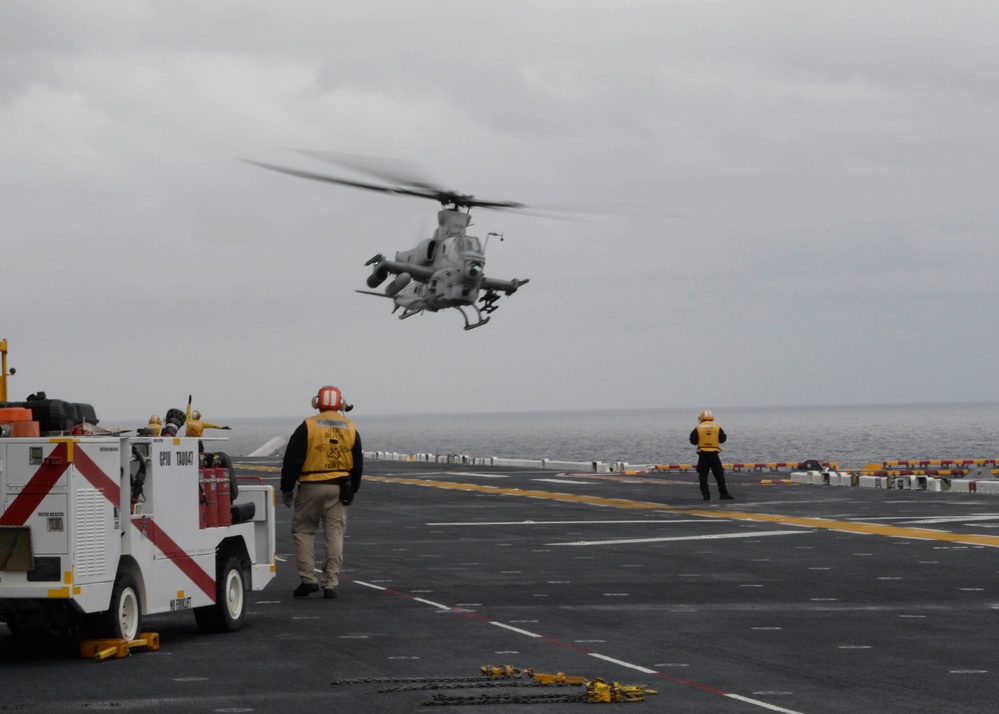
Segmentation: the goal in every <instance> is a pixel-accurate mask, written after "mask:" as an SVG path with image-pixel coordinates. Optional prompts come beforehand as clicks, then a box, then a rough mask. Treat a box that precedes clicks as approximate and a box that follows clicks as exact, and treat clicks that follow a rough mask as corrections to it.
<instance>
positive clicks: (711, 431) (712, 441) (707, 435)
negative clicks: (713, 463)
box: [697, 421, 721, 453]
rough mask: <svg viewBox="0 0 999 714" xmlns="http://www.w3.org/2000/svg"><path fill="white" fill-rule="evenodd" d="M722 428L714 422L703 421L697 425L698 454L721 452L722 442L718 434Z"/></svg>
mask: <svg viewBox="0 0 999 714" xmlns="http://www.w3.org/2000/svg"><path fill="white" fill-rule="evenodd" d="M719 431H721V427H720V426H718V425H717V424H715V423H714V422H713V421H702V422H701V423H700V424H698V425H697V452H698V453H700V452H702V451H713V452H718V451H721V442H720V441H718V432H719Z"/></svg>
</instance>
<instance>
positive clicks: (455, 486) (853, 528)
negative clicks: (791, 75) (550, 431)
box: [364, 476, 999, 548]
mask: <svg viewBox="0 0 999 714" xmlns="http://www.w3.org/2000/svg"><path fill="white" fill-rule="evenodd" d="M364 478H365V479H366V480H371V481H382V482H385V483H398V484H404V485H410V486H426V487H429V488H444V489H451V490H455V491H475V492H477V493H494V494H497V495H502V496H519V497H522V498H543V499H547V500H551V501H564V502H568V503H586V504H589V505H592V506H605V507H610V508H626V509H630V510H645V511H667V512H669V513H676V514H679V515H687V516H703V517H705V518H722V519H727V520H733V521H759V522H761V523H781V524H785V525H794V526H802V527H806V528H820V529H823V530H830V531H841V532H845V533H858V534H863V535H878V536H884V537H888V538H915V539H918V540H934V541H942V542H947V543H962V544H967V545H982V546H987V547H990V548H999V536H989V535H980V534H975V533H947V532H945V531H938V530H931V529H928V528H906V527H902V526H888V525H879V524H875V523H851V522H849V521H837V520H833V519H830V518H805V517H800V516H781V515H776V514H773V513H751V512H748V511H708V510H704V509H699V508H677V507H676V506H669V505H667V504H665V503H654V502H649V501H629V500H627V499H623V498H600V497H598V496H588V495H580V494H572V493H556V492H552V491H528V490H524V489H519V488H500V487H497V486H484V485H481V484H473V483H455V482H452V481H434V480H430V479H412V478H397V477H388V476H365V477H364Z"/></svg>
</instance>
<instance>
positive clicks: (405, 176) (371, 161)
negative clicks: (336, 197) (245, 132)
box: [294, 149, 447, 193]
mask: <svg viewBox="0 0 999 714" xmlns="http://www.w3.org/2000/svg"><path fill="white" fill-rule="evenodd" d="M294 151H297V152H298V153H300V154H304V155H305V156H311V157H312V158H315V159H319V160H320V161H326V162H329V163H331V164H336V165H338V166H345V167H347V168H348V169H353V170H354V171H360V172H361V173H365V174H368V175H369V176H374V177H375V178H380V179H383V180H385V181H389V182H391V183H395V184H399V185H402V186H413V187H415V188H422V189H426V190H427V191H433V192H434V193H447V191H446V189H444V188H442V187H441V186H440V185H439V184H437V183H436V182H434V181H432V180H431V179H430V178H429V177H427V176H426V175H425V174H423V173H422V169H420V167H419V166H417V165H416V164H415V163H413V162H412V161H403V160H402V159H389V158H385V157H381V156H365V155H363V154H344V153H340V152H336V151H319V150H317V149H294Z"/></svg>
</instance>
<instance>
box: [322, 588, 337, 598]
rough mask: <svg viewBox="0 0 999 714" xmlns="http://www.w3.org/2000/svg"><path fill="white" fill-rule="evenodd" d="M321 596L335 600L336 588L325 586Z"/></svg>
mask: <svg viewBox="0 0 999 714" xmlns="http://www.w3.org/2000/svg"><path fill="white" fill-rule="evenodd" d="M323 597H324V598H326V599H327V600H336V590H334V589H333V588H326V589H325V590H323Z"/></svg>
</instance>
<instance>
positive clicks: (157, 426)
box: [146, 414, 163, 436]
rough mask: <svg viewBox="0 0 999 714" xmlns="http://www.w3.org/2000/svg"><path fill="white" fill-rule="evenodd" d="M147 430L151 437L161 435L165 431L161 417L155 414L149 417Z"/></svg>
mask: <svg viewBox="0 0 999 714" xmlns="http://www.w3.org/2000/svg"><path fill="white" fill-rule="evenodd" d="M146 430H147V431H148V432H149V435H150V436H159V435H160V432H161V431H163V421H162V420H161V419H160V418H159V415H157V414H153V415H152V416H151V417H149V423H148V424H146Z"/></svg>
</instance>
